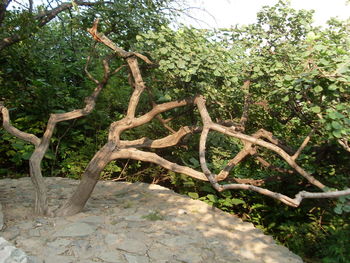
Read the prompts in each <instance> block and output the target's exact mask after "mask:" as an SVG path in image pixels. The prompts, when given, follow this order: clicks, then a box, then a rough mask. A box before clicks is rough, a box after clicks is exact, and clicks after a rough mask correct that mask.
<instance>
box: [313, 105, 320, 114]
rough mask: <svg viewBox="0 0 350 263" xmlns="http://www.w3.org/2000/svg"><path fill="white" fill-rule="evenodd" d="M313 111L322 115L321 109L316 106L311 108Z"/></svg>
mask: <svg viewBox="0 0 350 263" xmlns="http://www.w3.org/2000/svg"><path fill="white" fill-rule="evenodd" d="M311 111H312V112H314V113H320V112H321V108H320V107H319V106H314V107H311Z"/></svg>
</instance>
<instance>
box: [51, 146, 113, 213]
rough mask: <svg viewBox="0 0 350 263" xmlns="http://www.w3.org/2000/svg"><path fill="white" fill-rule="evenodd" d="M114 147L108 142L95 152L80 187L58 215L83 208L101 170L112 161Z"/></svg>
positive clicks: (58, 211)
mask: <svg viewBox="0 0 350 263" xmlns="http://www.w3.org/2000/svg"><path fill="white" fill-rule="evenodd" d="M113 149H114V145H113V144H112V143H107V144H105V145H104V146H103V147H102V148H101V149H100V150H99V151H98V152H97V153H96V154H95V156H94V157H93V158H92V159H91V161H90V162H89V164H88V166H87V168H86V170H85V171H84V174H83V176H82V178H81V181H80V184H79V186H78V188H77V189H76V190H75V192H74V194H73V195H72V196H71V198H70V199H69V200H68V201H67V202H66V203H65V204H64V205H63V206H62V207H61V208H59V209H58V210H57V212H56V215H57V216H67V215H74V214H76V213H78V212H80V211H81V210H83V208H84V206H85V204H86V202H87V201H88V199H89V198H90V196H91V193H92V191H93V190H94V188H95V185H96V184H97V182H98V180H99V178H100V174H101V172H102V171H103V169H104V168H105V167H106V165H107V164H108V163H109V162H110V156H111V154H112V152H113Z"/></svg>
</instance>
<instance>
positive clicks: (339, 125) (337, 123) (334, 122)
mask: <svg viewBox="0 0 350 263" xmlns="http://www.w3.org/2000/svg"><path fill="white" fill-rule="evenodd" d="M332 127H333V128H334V129H336V130H340V129H341V128H343V126H342V125H341V124H340V123H339V122H337V121H332Z"/></svg>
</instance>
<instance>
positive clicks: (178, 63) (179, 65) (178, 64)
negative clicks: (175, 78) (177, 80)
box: [176, 60, 186, 69]
mask: <svg viewBox="0 0 350 263" xmlns="http://www.w3.org/2000/svg"><path fill="white" fill-rule="evenodd" d="M176 64H177V66H178V67H179V68H181V69H184V68H186V63H185V61H184V60H179V61H177V62H176Z"/></svg>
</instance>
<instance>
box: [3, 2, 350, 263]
mask: <svg viewBox="0 0 350 263" xmlns="http://www.w3.org/2000/svg"><path fill="white" fill-rule="evenodd" d="M170 3H171V1H166V0H157V1H148V0H145V1H136V0H135V1H127V0H123V1H115V2H114V3H113V5H111V6H102V5H97V6H95V7H93V8H80V7H77V6H75V9H74V10H71V12H64V13H61V14H60V18H59V19H55V20H53V21H51V22H50V23H49V24H48V25H46V26H45V27H42V28H40V27H38V26H37V24H36V23H35V21H34V19H33V15H32V14H30V13H28V12H25V11H24V10H21V9H16V10H10V11H8V12H7V13H6V19H5V20H4V23H3V24H2V26H1V27H0V38H1V39H2V38H4V37H7V36H9V35H11V34H13V33H18V34H20V35H21V36H26V39H25V40H24V41H22V42H20V43H17V44H16V45H12V46H10V47H8V48H6V49H5V50H3V51H2V52H1V56H0V87H1V88H0V100H4V101H5V103H6V105H7V106H8V107H9V108H10V114H11V120H12V122H13V124H14V125H15V126H16V127H17V128H19V129H20V130H23V131H26V132H30V133H34V134H36V135H37V136H39V137H40V136H42V133H43V131H44V129H45V126H46V123H47V120H48V117H49V113H51V112H56V113H57V112H65V111H69V110H73V109H76V108H80V107H81V106H82V105H83V100H84V97H86V96H87V95H88V94H90V93H91V91H92V90H93V89H94V84H93V83H92V82H91V81H90V80H88V79H87V78H86V77H85V74H84V73H83V68H84V65H85V62H86V58H87V56H88V55H90V54H91V57H92V61H91V63H90V65H89V70H90V72H91V74H93V75H94V76H96V77H97V78H99V77H100V76H101V74H102V72H103V71H102V68H101V65H100V62H99V61H100V60H101V58H102V57H103V56H104V55H105V54H106V53H107V50H106V49H103V48H98V49H97V50H96V51H94V52H91V47H90V44H89V43H90V42H91V40H90V37H89V36H88V35H87V34H86V32H85V28H87V27H91V24H92V21H93V20H94V19H95V17H102V21H101V24H100V26H101V31H105V32H106V31H107V32H110V34H109V37H110V38H111V39H112V40H113V41H114V42H115V43H117V44H118V45H120V46H122V47H123V48H124V49H126V50H131V51H132V50H136V51H138V52H140V53H143V54H147V55H148V56H149V57H150V58H151V59H152V60H153V61H154V62H155V63H156V64H157V66H158V67H157V68H154V67H153V66H146V65H144V64H142V63H141V69H142V74H143V76H144V79H145V81H146V83H147V87H149V88H150V89H151V90H152V91H153V94H154V99H155V101H156V102H157V103H161V102H166V101H171V100H176V99H182V98H184V97H190V96H191V97H192V96H194V95H196V94H199V93H200V94H202V95H204V96H205V97H206V98H207V105H208V108H209V112H210V115H211V117H212V119H213V120H218V121H219V120H222V119H230V120H231V121H239V118H240V117H241V115H242V108H243V103H244V96H245V95H247V94H248V93H249V98H250V99H251V101H252V105H251V107H250V113H249V119H248V123H247V127H246V131H247V133H253V132H256V131H257V130H258V129H259V128H264V129H266V130H269V131H271V132H273V134H274V135H275V136H276V137H278V138H281V139H283V140H284V141H285V142H286V143H287V144H288V145H290V147H291V148H293V149H294V150H295V149H297V148H298V147H299V145H300V144H301V143H302V141H303V140H304V138H305V137H306V136H307V134H309V132H310V131H311V130H315V133H314V135H313V136H312V139H311V142H310V143H309V145H308V146H307V147H306V148H305V149H304V151H303V153H302V154H301V155H300V157H299V159H298V163H299V164H300V165H301V166H303V167H304V168H306V170H307V171H309V172H310V173H312V175H314V176H315V177H317V178H320V180H322V181H323V182H325V183H327V184H328V185H330V186H331V187H337V188H339V189H340V188H342V187H343V186H349V185H350V178H349V174H350V168H349V165H348V164H349V163H350V157H349V155H348V153H347V152H345V151H344V150H343V149H342V148H341V147H340V146H339V144H338V142H337V141H338V140H339V139H341V140H345V141H346V140H349V134H350V103H349V101H350V100H349V98H350V88H349V87H350V56H349V54H350V38H349V35H350V34H349V33H350V32H349V29H350V25H349V21H337V20H334V19H333V20H331V21H329V25H328V26H327V27H326V28H317V27H313V26H312V24H311V22H312V12H309V11H305V10H298V11H297V10H294V9H292V8H291V7H290V6H289V5H288V4H286V3H284V2H283V1H280V2H279V3H278V4H277V5H275V6H273V7H264V8H263V9H262V10H261V11H260V12H259V13H258V15H257V18H258V20H257V23H255V24H252V25H247V26H236V27H233V28H230V29H222V30H199V29H194V28H180V29H179V30H172V29H170V28H169V27H168V23H169V20H168V18H167V17H168V16H167V15H165V14H164V13H162V12H160V10H161V9H162V8H163V7H167V6H168V5H169V4H170ZM43 8H44V7H38V10H36V11H39V9H43ZM98 54H100V55H98ZM112 66H113V68H116V67H118V66H120V62H115V63H114V64H113V65H112ZM125 73H126V72H125V71H122V72H120V74H117V75H116V77H115V78H113V79H111V81H110V82H109V85H107V87H106V89H105V90H104V91H103V93H102V94H101V96H100V97H99V100H98V103H97V105H96V109H95V111H94V112H93V113H92V114H90V115H89V116H87V117H86V118H84V119H80V120H77V121H73V122H67V123H60V124H59V125H58V126H57V129H56V131H55V134H54V137H53V139H52V142H51V145H50V149H49V151H48V153H47V154H46V156H45V160H44V162H43V172H44V174H45V175H52V176H65V177H71V178H77V179H78V178H80V176H81V174H82V173H83V171H84V169H85V168H86V165H87V163H88V162H89V160H90V159H91V158H92V157H93V155H94V153H95V152H96V151H97V150H98V149H99V148H100V147H101V146H102V145H103V144H104V143H105V141H106V136H107V132H108V131H107V130H108V126H109V124H110V123H111V122H112V121H116V120H120V119H121V118H122V117H123V116H125V113H126V109H127V101H128V99H129V96H130V93H131V92H132V90H131V88H130V87H129V83H128V79H127V74H125ZM245 80H250V81H251V85H250V87H249V90H243V89H242V85H243V83H244V81H245ZM149 109H150V106H149V101H148V98H147V96H142V97H141V103H140V105H139V107H138V112H139V113H143V112H146V111H147V110H149ZM174 115H176V116H177V118H175V119H174V120H173V121H172V122H171V125H172V127H173V128H174V129H177V128H179V127H181V126H183V125H201V123H200V119H199V117H198V112H197V111H196V110H194V109H193V108H189V107H188V108H184V109H176V110H172V111H171V112H169V113H164V114H163V115H162V117H163V118H168V117H172V116H174ZM167 134H168V131H167V130H165V129H164V128H163V126H162V125H161V124H160V123H159V122H157V121H152V122H151V123H149V125H145V126H142V127H138V128H137V129H135V130H133V131H129V132H126V133H124V134H123V139H135V138H141V137H149V138H159V137H162V136H165V135H167ZM198 141H199V136H198V135H192V136H191V138H190V139H189V140H188V141H186V145H180V146H178V147H175V148H173V149H161V150H156V152H157V153H159V154H160V155H162V156H163V157H164V158H167V159H169V160H170V161H173V162H177V163H182V164H184V165H187V166H189V167H191V168H193V169H198V170H199V169H200V164H199V160H198ZM0 145H1V147H0V167H1V168H0V176H1V177H5V176H12V177H17V176H21V175H25V174H27V173H28V168H27V159H28V158H29V156H30V154H31V151H32V150H33V147H32V146H31V145H29V144H25V143H23V142H22V141H20V140H18V139H15V138H13V137H12V136H10V135H9V134H7V133H6V132H5V131H4V130H3V129H2V128H1V129H0ZM241 148H242V145H241V144H240V143H239V142H238V141H237V140H235V139H231V138H226V137H225V136H223V135H221V134H216V133H210V134H209V138H208V147H207V156H206V157H207V159H208V162H209V163H208V167H209V168H210V169H211V170H212V171H213V172H215V173H217V172H219V171H220V170H221V169H222V168H223V167H224V165H225V164H226V162H227V160H229V159H231V158H233V157H234V155H235V154H237V153H238V152H239V150H240V149H241ZM258 153H259V155H260V156H262V157H263V158H265V159H266V160H268V161H269V162H270V163H271V164H272V165H274V166H277V167H281V168H286V169H289V167H288V165H287V164H286V163H285V162H284V161H282V160H281V159H280V158H279V157H278V156H276V155H275V154H274V153H271V152H269V151H266V150H259V152H258ZM101 176H102V177H103V178H104V179H115V178H118V177H119V176H121V177H122V178H124V177H126V179H125V180H128V181H131V182H134V181H144V182H149V183H152V182H159V183H162V184H164V185H165V186H168V187H172V188H173V189H175V190H176V191H177V192H180V193H182V194H186V195H188V196H190V197H191V198H194V199H199V200H202V201H204V202H206V203H208V204H210V205H213V206H216V207H219V208H220V209H222V210H224V211H228V212H230V213H234V214H237V215H239V216H241V217H242V218H243V219H245V220H248V221H250V222H252V223H254V224H255V225H256V226H257V227H259V228H261V229H263V230H264V231H265V233H267V234H271V235H273V236H274V237H275V238H276V239H277V240H278V241H279V242H280V243H282V244H284V245H286V246H288V247H289V248H290V249H291V250H292V251H294V252H295V253H298V254H299V255H301V256H303V258H304V259H305V261H306V262H349V261H350V258H349V255H350V251H349V246H348V240H349V238H348V237H349V234H350V228H349V220H348V217H349V200H348V198H345V197H344V198H340V199H339V200H328V201H325V200H322V201H320V202H315V201H305V203H303V206H302V207H301V208H297V209H295V208H289V207H285V206H282V205H281V204H280V203H278V202H276V201H273V200H270V199H268V198H266V197H264V196H260V195H258V194H255V193H251V192H245V191H225V192H222V193H218V192H216V191H215V190H214V189H213V188H212V187H211V186H210V184H209V183H207V182H198V181H197V180H194V179H192V178H188V177H187V176H185V175H181V174H175V173H173V172H167V171H165V170H164V169H163V168H160V167H157V166H154V165H150V164H145V163H141V162H137V161H131V160H121V161H117V162H115V163H110V164H109V165H108V166H107V167H106V169H105V171H104V172H103V174H102V175H101ZM230 176H231V177H236V178H245V179H247V178H250V179H262V180H265V181H266V183H265V186H266V187H267V188H269V189H271V190H274V191H278V192H283V193H284V194H287V195H289V196H293V195H294V194H295V193H296V192H298V191H299V190H301V189H305V190H309V191H314V190H315V189H314V188H313V187H311V186H310V185H308V184H307V182H305V180H302V179H301V178H299V177H298V176H296V175H292V176H290V177H289V176H286V175H283V174H281V173H279V172H276V171H272V170H268V169H266V168H263V167H261V165H260V164H259V163H258V162H257V161H256V160H254V159H253V158H247V159H246V160H244V162H242V163H240V164H239V165H237V166H236V167H234V169H233V170H232V172H231V174H230ZM130 206H132V204H131V203H127V204H125V208H128V207H130ZM145 218H146V219H148V220H162V216H161V215H159V213H158V212H154V213H150V214H149V215H146V216H145Z"/></svg>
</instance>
